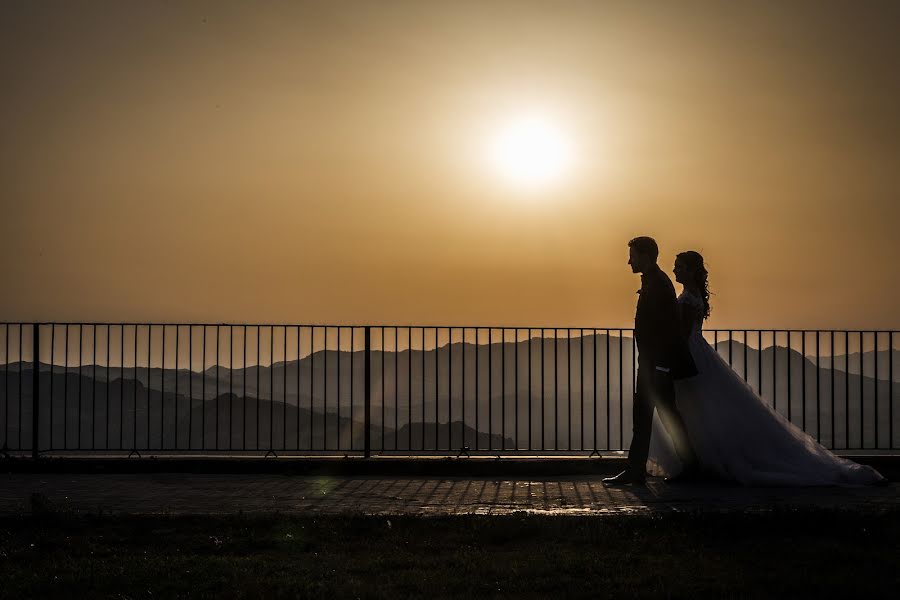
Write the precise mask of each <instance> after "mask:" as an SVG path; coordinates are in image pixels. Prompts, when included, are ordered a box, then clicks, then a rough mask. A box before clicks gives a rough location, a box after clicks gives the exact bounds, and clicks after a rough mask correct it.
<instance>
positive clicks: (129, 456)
mask: <svg viewBox="0 0 900 600" xmlns="http://www.w3.org/2000/svg"><path fill="white" fill-rule="evenodd" d="M135 454H137V457H138V458H144V457H143V456H141V453H140V451H138V449H137V448H135V449H134V450H132V451H131V452H129V453H128V458H131V457H132V456H133V455H135Z"/></svg>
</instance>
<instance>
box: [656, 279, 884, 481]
mask: <svg viewBox="0 0 900 600" xmlns="http://www.w3.org/2000/svg"><path fill="white" fill-rule="evenodd" d="M678 302H679V304H687V305H688V306H689V307H691V308H693V309H694V310H693V311H691V312H690V314H698V315H702V313H703V301H702V300H701V299H700V298H698V297H697V296H695V295H693V294H691V293H688V292H682V294H681V295H680V296H679V297H678ZM697 309H699V312H698V310H697ZM682 312H685V314H689V313H688V312H687V311H682ZM702 324H703V319H702V317H699V318H698V319H697V320H695V321H694V323H693V325H692V329H691V333H690V335H689V337H688V346H689V348H690V352H691V356H692V357H693V359H694V362H695V363H696V365H697V370H698V371H699V374H698V375H697V376H695V377H690V378H687V379H682V380H676V381H675V405H676V407H677V408H678V411H679V412H680V413H681V416H682V418H683V419H684V423H685V427H686V429H687V434H688V437H689V438H690V440H691V443H692V444H693V446H694V450H695V452H696V454H697V458H698V459H699V461H700V464H701V465H702V466H703V467H704V468H705V469H707V470H708V471H710V472H711V473H712V474H713V475H715V476H717V477H719V478H721V479H723V480H726V481H734V482H738V483H740V484H743V485H780V486H812V485H840V486H853V485H871V484H876V483H883V482H884V477H882V476H881V474H880V473H878V471H876V470H875V469H873V468H872V467H869V466H866V465H860V464H857V463H855V462H853V461H850V460H847V459H843V458H840V457H838V456H835V455H834V454H833V453H831V452H829V451H828V450H827V449H826V448H824V447H823V446H822V445H820V444H818V443H817V442H816V441H815V440H814V439H813V438H812V437H811V436H809V435H808V434H807V433H805V432H804V431H802V430H801V429H800V428H798V427H797V426H796V425H794V424H792V423H791V422H790V421H788V420H787V419H785V418H784V417H783V416H782V415H781V414H779V413H778V412H776V411H774V410H773V409H772V408H770V407H769V406H768V405H767V404H765V403H764V402H763V401H762V400H761V399H760V397H759V396H758V395H757V394H756V393H755V392H754V391H753V389H752V388H751V387H750V385H749V384H748V383H747V382H745V381H744V380H743V378H742V377H741V376H739V375H738V374H737V373H736V372H735V371H734V370H733V369H732V368H731V366H730V365H729V364H728V362H726V361H725V360H724V359H723V358H722V357H721V356H720V355H719V353H718V352H717V351H716V349H715V348H713V347H712V346H711V345H710V344H709V343H708V342H707V341H706V339H705V338H704V337H703V333H702ZM648 470H649V471H650V473H651V474H657V475H672V474H675V473H677V472H678V471H680V470H681V464H680V462H679V460H678V456H677V454H676V453H675V449H674V446H673V444H672V439H671V438H670V437H669V435H668V433H667V432H666V429H665V427H663V425H662V423H661V422H660V421H659V417H658V416H657V415H656V413H655V412H654V417H653V430H652V434H651V438H650V456H649V460H648Z"/></svg>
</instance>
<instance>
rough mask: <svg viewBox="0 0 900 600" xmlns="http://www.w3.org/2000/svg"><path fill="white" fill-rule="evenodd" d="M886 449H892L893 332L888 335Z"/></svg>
mask: <svg viewBox="0 0 900 600" xmlns="http://www.w3.org/2000/svg"><path fill="white" fill-rule="evenodd" d="M888 400H889V402H888V447H889V448H890V449H891V450H893V449H894V332H893V331H891V332H889V333H888Z"/></svg>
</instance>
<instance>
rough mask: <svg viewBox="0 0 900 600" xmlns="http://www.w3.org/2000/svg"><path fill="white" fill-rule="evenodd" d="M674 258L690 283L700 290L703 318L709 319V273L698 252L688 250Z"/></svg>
mask: <svg viewBox="0 0 900 600" xmlns="http://www.w3.org/2000/svg"><path fill="white" fill-rule="evenodd" d="M675 258H677V259H678V260H680V261H681V262H682V264H684V266H685V267H686V268H687V270H688V277H689V278H690V280H691V282H692V283H693V284H694V285H696V286H697V287H698V288H699V289H700V295H701V298H702V299H703V318H704V319H708V318H709V312H710V309H709V273H707V271H706V266H704V264H703V256H702V255H701V254H700V253H699V252H694V251H693V250H688V251H687V252H682V253H680V254H678V255H677V256H676V257H675Z"/></svg>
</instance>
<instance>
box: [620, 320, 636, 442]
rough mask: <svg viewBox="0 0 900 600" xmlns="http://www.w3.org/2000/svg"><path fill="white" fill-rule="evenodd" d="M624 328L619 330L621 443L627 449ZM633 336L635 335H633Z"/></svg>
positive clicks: (632, 360)
mask: <svg viewBox="0 0 900 600" xmlns="http://www.w3.org/2000/svg"><path fill="white" fill-rule="evenodd" d="M623 336H624V332H623V330H621V329H620V330H619V444H620V445H621V446H622V448H621V449H622V450H624V449H625V418H624V413H625V385H624V383H625V379H624V373H623V371H624V370H625V359H624V358H623V354H622V343H623V339H622V338H623ZM632 337H633V336H632ZM631 362H632V363H634V362H635V361H634V358H632V359H631Z"/></svg>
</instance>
